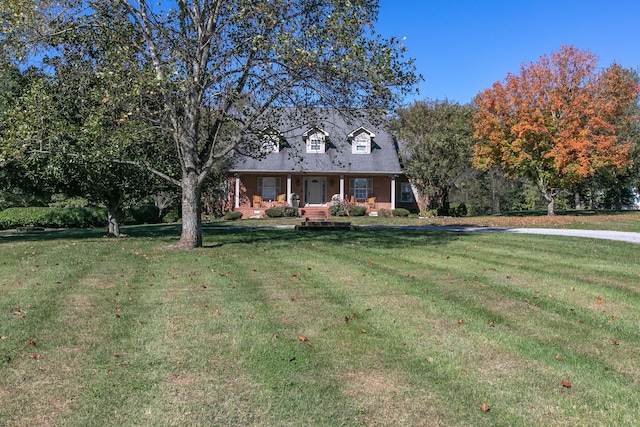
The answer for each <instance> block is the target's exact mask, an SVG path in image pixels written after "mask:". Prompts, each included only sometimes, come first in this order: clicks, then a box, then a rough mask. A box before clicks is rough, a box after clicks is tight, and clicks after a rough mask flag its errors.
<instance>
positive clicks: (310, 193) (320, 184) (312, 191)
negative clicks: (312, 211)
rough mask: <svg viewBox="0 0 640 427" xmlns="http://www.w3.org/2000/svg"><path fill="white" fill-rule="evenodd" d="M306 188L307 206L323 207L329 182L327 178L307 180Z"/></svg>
mask: <svg viewBox="0 0 640 427" xmlns="http://www.w3.org/2000/svg"><path fill="white" fill-rule="evenodd" d="M305 187H306V191H305V203H306V204H307V205H323V204H324V203H325V201H326V198H325V193H326V188H327V180H326V179H325V178H307V179H306V180H305Z"/></svg>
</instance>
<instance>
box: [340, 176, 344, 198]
mask: <svg viewBox="0 0 640 427" xmlns="http://www.w3.org/2000/svg"><path fill="white" fill-rule="evenodd" d="M340 200H344V175H340Z"/></svg>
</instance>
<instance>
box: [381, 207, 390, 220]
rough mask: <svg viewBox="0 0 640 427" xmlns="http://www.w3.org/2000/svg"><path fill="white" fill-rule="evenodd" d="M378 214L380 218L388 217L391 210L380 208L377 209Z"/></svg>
mask: <svg viewBox="0 0 640 427" xmlns="http://www.w3.org/2000/svg"><path fill="white" fill-rule="evenodd" d="M378 216H379V217H382V218H389V217H390V216H391V211H390V210H389V209H385V208H380V209H378Z"/></svg>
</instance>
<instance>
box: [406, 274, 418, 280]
mask: <svg viewBox="0 0 640 427" xmlns="http://www.w3.org/2000/svg"><path fill="white" fill-rule="evenodd" d="M407 277H408V278H409V279H413V278H414V277H416V276H414V275H413V274H409V275H408V276H407Z"/></svg>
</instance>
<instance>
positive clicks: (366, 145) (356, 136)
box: [348, 128, 375, 154]
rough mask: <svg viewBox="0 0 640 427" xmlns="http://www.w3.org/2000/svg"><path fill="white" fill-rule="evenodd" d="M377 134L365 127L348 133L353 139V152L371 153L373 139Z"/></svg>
mask: <svg viewBox="0 0 640 427" xmlns="http://www.w3.org/2000/svg"><path fill="white" fill-rule="evenodd" d="M374 136H375V134H374V133H373V132H371V131H368V130H367V129H365V128H360V129H358V130H356V131H354V132H352V133H350V134H349V135H348V137H349V139H350V140H351V153H353V154H369V153H371V139H372V138H373V137H374Z"/></svg>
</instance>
